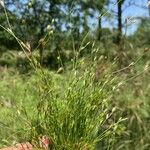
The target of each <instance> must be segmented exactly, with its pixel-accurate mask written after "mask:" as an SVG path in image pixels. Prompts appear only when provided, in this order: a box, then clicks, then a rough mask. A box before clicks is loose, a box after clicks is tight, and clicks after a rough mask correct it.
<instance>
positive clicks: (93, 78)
mask: <svg viewBox="0 0 150 150" xmlns="http://www.w3.org/2000/svg"><path fill="white" fill-rule="evenodd" d="M139 56H143V57H141V58H140V59H139V60H138V58H139ZM145 57H146V58H145ZM147 58H148V56H147V55H146V56H144V55H143V54H140V55H138V56H135V57H134V58H133V59H135V60H138V61H137V62H136V61H134V62H136V63H134V64H132V65H129V66H128V67H124V69H118V67H117V63H115V61H109V60H107V59H106V60H103V59H99V58H98V59H95V58H93V57H91V58H89V57H85V58H81V59H79V60H78V61H77V62H74V63H73V67H72V65H71V64H70V65H68V67H66V69H65V70H64V71H63V73H61V74H58V73H57V71H50V70H48V69H36V70H32V69H31V70H30V71H29V72H28V73H26V74H23V73H21V72H20V71H18V69H17V68H15V67H9V68H7V67H1V68H0V70H1V73H0V89H1V90H0V103H1V105H0V114H1V115H0V147H4V146H6V145H12V144H15V143H17V142H24V141H29V142H31V143H32V144H33V145H35V146H38V143H37V141H38V137H39V136H41V135H47V136H48V137H49V139H50V141H51V143H50V147H51V148H53V149H56V150H59V149H60V150H61V149H65V150H76V149H77V150H79V149H81V150H84V149H91V150H92V149H97V150H101V149H102V150H105V149H107V150H108V149H114V150H120V149H122V150H124V149H127V150H131V149H133V150H134V149H135V150H148V149H150V136H149V135H150V126H149V123H150V122H149V118H150V102H149V100H150V77H149V75H150V70H149V63H150V62H149V60H148V59H147ZM70 68H72V69H70Z"/></svg>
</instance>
